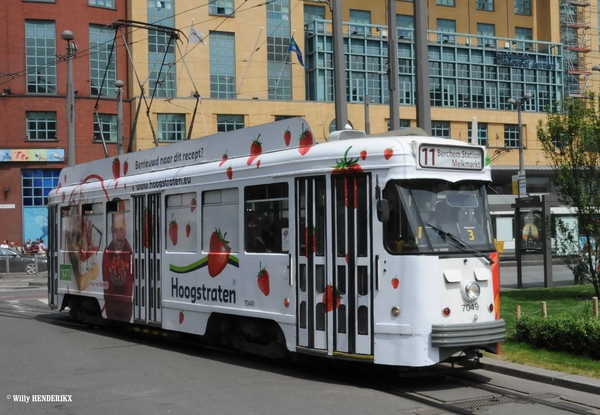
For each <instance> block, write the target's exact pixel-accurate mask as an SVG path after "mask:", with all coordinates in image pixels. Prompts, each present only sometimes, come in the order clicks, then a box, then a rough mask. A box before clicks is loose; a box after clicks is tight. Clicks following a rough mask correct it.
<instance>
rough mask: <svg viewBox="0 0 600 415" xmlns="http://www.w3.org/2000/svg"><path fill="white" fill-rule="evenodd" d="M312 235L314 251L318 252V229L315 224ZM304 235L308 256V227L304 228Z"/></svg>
mask: <svg viewBox="0 0 600 415" xmlns="http://www.w3.org/2000/svg"><path fill="white" fill-rule="evenodd" d="M311 231H312V232H311V235H312V251H313V252H317V229H316V228H315V227H314V226H313V228H312V229H311ZM304 237H305V238H306V239H305V241H306V252H305V255H306V257H307V258H308V227H306V228H304Z"/></svg>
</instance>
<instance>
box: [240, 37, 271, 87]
mask: <svg viewBox="0 0 600 415" xmlns="http://www.w3.org/2000/svg"><path fill="white" fill-rule="evenodd" d="M263 29H264V28H263V27H262V26H261V28H260V32H258V36H257V37H256V42H254V49H252V53H251V54H250V58H248V64H247V65H246V70H245V71H244V76H243V77H242V81H241V82H240V86H239V88H238V92H237V95H239V94H240V91H241V90H242V84H243V83H244V80H245V79H246V74H247V73H248V68H249V67H250V62H252V57H253V56H254V52H256V45H258V39H260V35H261V34H262V31H263Z"/></svg>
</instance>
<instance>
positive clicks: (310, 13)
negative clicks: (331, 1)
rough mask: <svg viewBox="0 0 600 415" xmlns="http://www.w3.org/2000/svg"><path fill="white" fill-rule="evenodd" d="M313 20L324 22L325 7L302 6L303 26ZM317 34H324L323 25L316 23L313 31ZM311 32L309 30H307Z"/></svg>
mask: <svg viewBox="0 0 600 415" xmlns="http://www.w3.org/2000/svg"><path fill="white" fill-rule="evenodd" d="M315 20H325V7H324V6H309V5H307V4H305V5H304V24H308V23H311V22H313V21H315ZM315 29H316V31H317V32H319V33H325V23H324V22H323V23H318V24H317V26H316V27H315V28H313V29H312V30H315ZM309 30H311V29H309Z"/></svg>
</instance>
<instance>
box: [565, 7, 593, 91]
mask: <svg viewBox="0 0 600 415" xmlns="http://www.w3.org/2000/svg"><path fill="white" fill-rule="evenodd" d="M590 20H591V10H590V2H589V1H578V0H561V2H560V27H561V41H562V43H563V44H564V46H565V54H566V64H567V77H568V79H567V85H568V93H569V96H572V97H581V96H583V95H584V94H585V92H586V90H587V83H588V77H589V75H590V74H591V71H590V69H589V68H588V65H587V59H586V54H587V53H589V52H590V51H591V50H592V47H591V39H590V33H589V30H590V27H591V26H590Z"/></svg>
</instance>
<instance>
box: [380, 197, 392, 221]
mask: <svg viewBox="0 0 600 415" xmlns="http://www.w3.org/2000/svg"><path fill="white" fill-rule="evenodd" d="M377 219H379V222H387V221H388V220H390V202H388V200H387V199H379V200H378V201H377Z"/></svg>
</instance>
